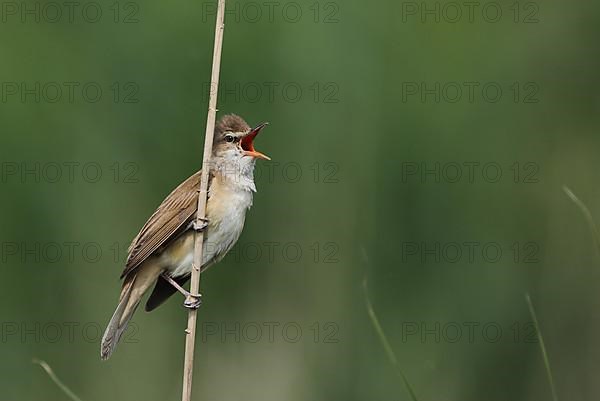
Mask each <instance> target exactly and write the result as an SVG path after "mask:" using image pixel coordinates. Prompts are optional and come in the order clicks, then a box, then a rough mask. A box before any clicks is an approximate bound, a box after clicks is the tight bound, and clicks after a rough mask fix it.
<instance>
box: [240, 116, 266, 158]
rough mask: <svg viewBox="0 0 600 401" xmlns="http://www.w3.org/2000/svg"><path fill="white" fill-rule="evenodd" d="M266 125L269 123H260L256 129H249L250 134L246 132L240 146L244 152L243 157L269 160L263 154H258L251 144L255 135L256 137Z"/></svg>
mask: <svg viewBox="0 0 600 401" xmlns="http://www.w3.org/2000/svg"><path fill="white" fill-rule="evenodd" d="M267 124H269V123H262V124H260V125H259V126H258V127H256V128H253V129H251V130H250V132H248V133H247V134H246V136H244V137H243V138H242V142H241V145H242V150H243V151H244V155H245V156H251V157H256V158H257V159H265V160H271V158H270V157H269V156H267V155H265V154H263V153H260V152H259V151H257V150H256V149H254V143H253V142H254V138H255V137H256V135H258V133H259V132H260V130H261V129H263V128H264V126H265V125H267Z"/></svg>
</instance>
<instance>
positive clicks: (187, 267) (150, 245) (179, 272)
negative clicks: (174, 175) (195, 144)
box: [100, 114, 270, 360]
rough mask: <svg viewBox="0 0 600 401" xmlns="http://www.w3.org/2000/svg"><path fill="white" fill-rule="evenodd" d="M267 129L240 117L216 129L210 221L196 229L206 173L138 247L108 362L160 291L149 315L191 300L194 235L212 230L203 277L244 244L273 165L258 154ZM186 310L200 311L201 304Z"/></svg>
mask: <svg viewBox="0 0 600 401" xmlns="http://www.w3.org/2000/svg"><path fill="white" fill-rule="evenodd" d="M266 124H267V123H263V124H260V125H259V126H257V127H256V128H253V129H250V127H249V126H248V124H246V122H245V121H244V120H243V119H242V118H241V117H239V116H237V115H235V114H229V115H226V116H224V117H223V118H222V119H221V120H220V121H218V122H217V124H216V126H215V136H214V141H213V152H212V157H211V162H210V171H209V183H208V200H207V205H206V221H205V222H202V223H201V224H197V223H196V212H197V209H198V192H199V188H200V171H198V172H196V173H195V174H194V175H192V176H191V177H189V178H188V179H187V180H185V181H184V182H183V183H181V184H180V185H179V186H178V187H177V188H175V189H174V190H173V192H171V193H170V194H169V196H167V197H166V198H165V200H164V201H163V202H162V203H161V204H160V206H159V207H158V209H156V211H155V212H154V213H153V214H152V216H150V218H149V219H148V221H147V222H146V224H144V226H143V227H142V229H141V230H140V232H139V234H138V235H137V236H136V237H135V238H134V240H133V241H132V243H131V245H130V247H129V249H128V256H127V262H126V264H125V269H124V270H123V273H122V274H121V278H122V279H124V281H123V286H122V289H121V295H120V297H119V304H118V305H117V308H116V310H115V312H114V314H113V316H112V318H111V319H110V322H109V323H108V326H107V327H106V331H105V332H104V336H103V337H102V343H101V346H100V357H101V358H102V359H103V360H105V359H108V358H109V357H110V356H111V354H112V353H113V352H114V350H115V348H116V346H117V343H118V342H119V338H120V337H121V335H122V334H123V332H124V331H125V329H126V328H127V324H128V323H129V321H130V320H131V318H132V316H133V314H134V312H135V310H136V309H137V307H138V304H139V303H140V300H141V298H142V296H143V295H144V294H145V293H146V292H147V291H148V289H149V288H150V287H151V286H152V285H154V289H153V290H152V293H151V294H150V297H149V298H148V301H147V302H146V311H151V310H153V309H155V308H156V307H158V306H159V305H160V304H162V303H163V302H164V301H165V300H166V299H167V298H169V297H170V296H171V295H173V294H174V293H175V292H176V291H180V292H182V293H183V294H185V295H187V296H190V294H189V292H187V291H186V290H184V289H183V288H182V285H184V284H185V282H186V281H187V280H188V279H189V277H190V274H191V271H192V259H193V254H194V233H195V231H198V230H206V231H205V234H204V238H205V239H204V245H203V252H202V266H201V271H204V270H206V268H208V267H209V266H211V265H213V264H215V263H217V262H218V261H220V260H221V259H222V258H223V257H224V256H225V255H226V254H227V252H228V251H229V250H230V249H231V247H233V245H234V244H235V243H236V241H237V240H238V238H239V236H240V234H241V232H242V229H243V228H244V220H245V218H246V210H248V209H249V208H250V206H252V194H253V193H254V192H256V186H255V185H254V165H255V163H256V159H266V160H270V159H269V158H268V157H267V156H265V155H264V154H262V153H261V152H258V151H257V150H256V149H254V144H253V141H254V138H255V137H256V135H258V133H259V132H260V130H261V129H262V128H263V127H264V126H265V125H266ZM190 299H192V300H195V301H194V302H190V303H188V302H186V303H185V305H186V307H189V308H197V307H198V306H199V305H200V298H199V295H198V296H194V295H192V296H191V297H190Z"/></svg>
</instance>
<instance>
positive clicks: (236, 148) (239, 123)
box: [213, 114, 271, 160]
mask: <svg viewBox="0 0 600 401" xmlns="http://www.w3.org/2000/svg"><path fill="white" fill-rule="evenodd" d="M267 124H268V123H262V124H260V125H259V126H257V127H256V128H250V126H249V125H248V124H247V123H246V121H244V119H243V118H242V117H240V116H237V115H235V114H227V115H225V116H223V117H222V118H221V119H220V120H219V121H218V122H217V123H216V125H215V137H214V143H213V155H214V156H215V157H223V158H227V159H238V160H239V158H251V159H265V160H271V159H270V158H269V157H268V156H266V155H264V154H263V153H261V152H259V151H257V150H256V149H254V138H256V136H257V135H258V133H259V132H260V130H261V129H262V128H263V127H264V126H265V125H267Z"/></svg>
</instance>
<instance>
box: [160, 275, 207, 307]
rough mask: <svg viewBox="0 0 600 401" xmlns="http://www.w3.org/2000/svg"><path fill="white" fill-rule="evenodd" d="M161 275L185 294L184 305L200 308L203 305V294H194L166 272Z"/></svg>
mask: <svg viewBox="0 0 600 401" xmlns="http://www.w3.org/2000/svg"><path fill="white" fill-rule="evenodd" d="M161 276H162V278H164V279H165V280H166V281H167V283H169V284H171V285H172V286H173V287H174V288H175V289H176V290H177V291H179V292H180V293H181V294H183V295H184V296H185V302H184V303H183V306H185V307H186V308H188V309H198V308H199V307H200V305H202V294H197V295H195V294H192V293H191V292H189V291H188V290H186V289H185V288H183V287H182V286H180V285H179V283H177V281H175V280H173V279H172V278H171V276H169V275H168V274H167V273H165V272H163V273H161Z"/></svg>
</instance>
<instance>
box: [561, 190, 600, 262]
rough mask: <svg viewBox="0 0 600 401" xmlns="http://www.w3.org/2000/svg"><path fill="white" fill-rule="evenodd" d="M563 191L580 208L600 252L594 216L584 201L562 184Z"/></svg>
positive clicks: (599, 240) (599, 238)
mask: <svg viewBox="0 0 600 401" xmlns="http://www.w3.org/2000/svg"><path fill="white" fill-rule="evenodd" d="M563 191H565V193H566V194H567V196H568V197H569V199H571V200H572V201H573V203H575V205H577V207H578V208H579V210H581V213H583V217H584V218H585V220H586V221H587V223H588V226H589V227H590V231H591V232H592V236H593V237H594V241H595V242H596V249H597V250H598V253H599V254H600V232H599V231H598V227H596V224H595V223H594V218H593V217H592V213H591V212H590V209H588V207H587V206H586V205H585V203H583V202H582V201H581V200H579V198H578V197H577V196H575V194H574V193H573V191H571V190H570V189H569V188H568V187H567V186H563Z"/></svg>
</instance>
